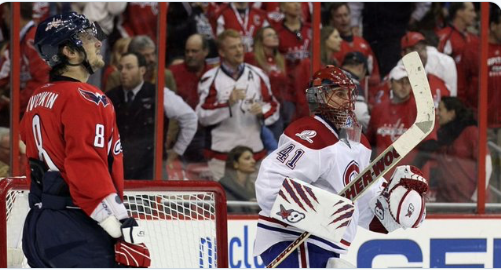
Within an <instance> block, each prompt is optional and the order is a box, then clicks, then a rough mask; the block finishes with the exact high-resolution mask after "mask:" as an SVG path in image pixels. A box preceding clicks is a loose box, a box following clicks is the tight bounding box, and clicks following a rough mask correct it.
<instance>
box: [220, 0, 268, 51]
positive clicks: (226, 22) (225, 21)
mask: <svg viewBox="0 0 501 270" xmlns="http://www.w3.org/2000/svg"><path fill="white" fill-rule="evenodd" d="M215 18H216V24H217V25H216V28H214V29H216V35H219V34H221V33H222V32H223V31H224V30H226V29H233V30H236V31H238V32H239V33H240V34H241V35H242V42H243V43H244V45H245V46H246V50H247V51H252V44H254V36H255V35H256V32H257V30H259V29H260V28H262V27H265V26H268V20H267V19H266V13H265V12H264V11H262V10H260V9H257V8H252V7H249V8H247V9H246V10H245V13H244V14H243V16H242V15H241V13H239V11H238V10H237V9H236V8H235V6H234V5H233V4H226V5H225V6H223V7H221V9H220V10H219V12H218V14H216V17H215Z"/></svg>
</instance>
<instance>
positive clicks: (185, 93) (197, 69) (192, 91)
mask: <svg viewBox="0 0 501 270" xmlns="http://www.w3.org/2000/svg"><path fill="white" fill-rule="evenodd" d="M208 54H209V44H208V42H207V39H206V38H205V37H204V36H202V35H200V34H194V35H191V36H190V37H189V38H188V39H187V40H186V45H185V49H184V62H183V63H180V64H176V65H172V66H170V67H169V69H170V70H171V71H172V75H174V80H175V81H176V85H177V94H178V95H180V96H181V97H182V98H183V99H184V100H185V101H186V103H188V105H190V107H192V108H193V109H195V108H196V106H197V104H198V100H199V96H198V92H197V86H198V81H200V78H201V77H202V75H203V74H204V73H205V72H206V71H208V70H209V69H211V68H212V67H211V66H209V65H208V64H207V63H206V62H205V58H206V57H207V55H208Z"/></svg>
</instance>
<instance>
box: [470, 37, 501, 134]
mask: <svg viewBox="0 0 501 270" xmlns="http://www.w3.org/2000/svg"><path fill="white" fill-rule="evenodd" d="M479 58H480V52H479V51H478V49H477V47H475V45H472V46H467V48H466V49H465V53H464V60H463V62H464V63H463V69H464V70H465V76H466V77H467V78H468V80H469V84H468V86H469V88H468V89H467V90H468V91H467V93H466V96H467V97H468V98H467V100H466V103H465V104H466V105H467V106H468V107H470V108H472V109H473V110H474V111H476V110H477V108H478V96H479V87H480V86H479V72H480V67H479V65H478V62H479ZM487 68H488V71H489V72H488V78H489V80H488V85H487V87H488V94H487V95H488V98H487V105H488V106H487V108H488V109H487V110H488V111H489V113H488V114H487V125H488V127H489V128H499V127H501V109H499V108H500V107H501V44H493V43H489V49H488V56H487Z"/></svg>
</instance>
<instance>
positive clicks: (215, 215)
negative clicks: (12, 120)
mask: <svg viewBox="0 0 501 270" xmlns="http://www.w3.org/2000/svg"><path fill="white" fill-rule="evenodd" d="M28 190H29V189H28V185H27V181H26V179H25V178H23V177H20V178H4V179H0V267H2V268H5V267H17V268H20V267H21V266H23V265H25V263H26V262H25V260H24V262H22V261H23V259H24V256H23V254H22V247H21V235H22V228H23V225H24V218H25V216H26V214H27V211H28V210H29V208H28V203H27V197H28V196H27V194H28ZM124 193H125V194H124V203H125V205H126V207H127V209H128V211H129V214H130V215H131V216H133V217H135V218H136V219H138V222H139V224H140V225H141V226H144V227H146V232H147V233H148V235H149V240H148V241H147V243H146V244H147V245H148V247H149V249H150V252H151V257H152V267H154V268H216V267H217V268H227V267H228V236H227V234H228V231H227V211H226V195H225V193H224V190H223V188H222V187H221V185H219V183H217V182H212V181H126V182H125V192H124ZM25 266H26V265H25Z"/></svg>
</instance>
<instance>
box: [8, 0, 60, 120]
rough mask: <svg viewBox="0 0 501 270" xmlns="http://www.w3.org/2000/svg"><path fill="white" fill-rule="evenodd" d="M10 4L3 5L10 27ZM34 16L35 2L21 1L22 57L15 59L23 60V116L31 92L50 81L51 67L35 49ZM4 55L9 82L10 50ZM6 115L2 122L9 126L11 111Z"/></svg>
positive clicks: (20, 34)
mask: <svg viewBox="0 0 501 270" xmlns="http://www.w3.org/2000/svg"><path fill="white" fill-rule="evenodd" d="M10 5H11V4H10V3H5V4H3V5H2V6H3V10H2V11H3V19H4V23H5V24H6V25H7V27H9V28H10V23H11V16H10V15H11V11H10V7H11V6H10ZM32 16H33V3H27V2H24V3H21V18H20V20H19V21H20V28H21V32H20V33H19V36H20V42H21V47H20V53H21V59H15V61H20V62H21V74H20V79H21V87H20V88H21V95H20V100H21V105H20V111H21V117H22V115H23V114H24V112H25V110H26V105H27V104H28V100H29V98H30V97H31V94H33V91H35V89H36V88H38V87H39V86H41V85H43V84H45V83H47V82H49V70H50V68H49V67H48V66H47V65H46V64H45V63H44V61H43V60H42V58H40V56H39V54H38V52H37V51H36V49H35V46H34V45H33V44H34V39H35V32H36V26H35V23H34V21H33V20H32ZM7 50H9V49H7ZM3 56H4V57H6V58H5V59H2V74H3V76H4V78H2V79H3V80H4V81H6V82H7V83H8V80H9V79H8V78H9V77H10V73H9V72H10V61H11V59H10V58H9V53H8V52H5V53H4V55H3ZM2 99H3V101H10V100H8V98H6V97H3V98H2ZM4 104H5V103H4ZM4 108H5V106H4ZM6 109H7V110H8V106H6ZM5 115H7V119H4V120H5V121H4V120H2V121H1V122H6V123H2V125H6V126H8V125H9V124H8V123H9V121H8V115H9V113H8V112H5ZM3 116H4V114H3ZM3 116H2V117H3Z"/></svg>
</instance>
